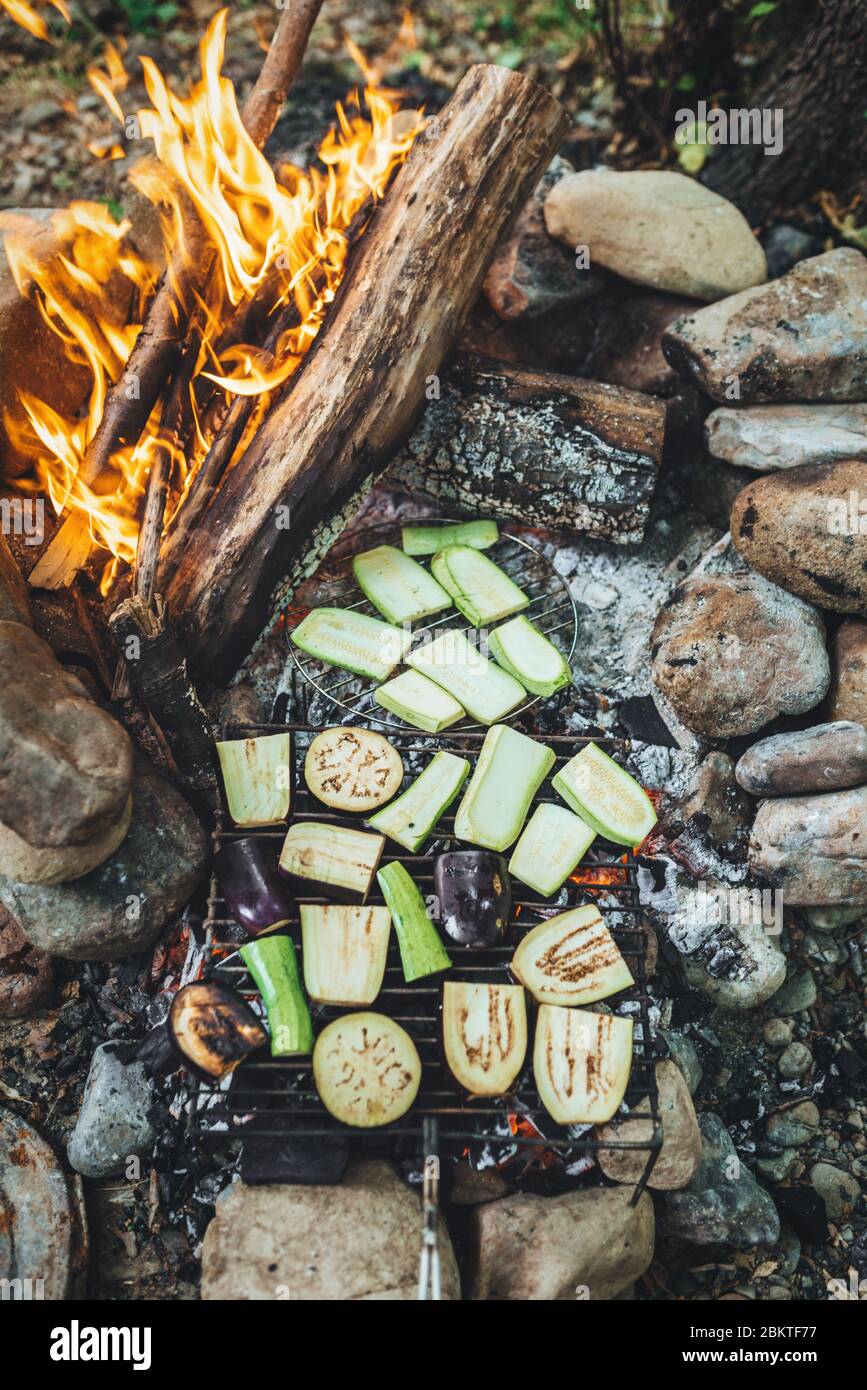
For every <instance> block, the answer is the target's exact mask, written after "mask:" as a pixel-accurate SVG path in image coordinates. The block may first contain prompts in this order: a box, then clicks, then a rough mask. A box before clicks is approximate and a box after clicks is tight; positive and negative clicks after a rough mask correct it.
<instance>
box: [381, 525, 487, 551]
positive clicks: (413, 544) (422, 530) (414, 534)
mask: <svg viewBox="0 0 867 1390" xmlns="http://www.w3.org/2000/svg"><path fill="white" fill-rule="evenodd" d="M499 539H500V529H499V527H498V526H497V523H496V522H495V521H456V522H454V523H453V524H452V525H450V526H404V527H403V528H402V531H401V545H402V546H403V548H404V550H405V551H406V553H407V555H435V554H436V552H437V551H438V550H445V548H446V546H447V545H471V546H472V547H473V549H474V550H487V549H488V547H489V546H492V545H496V543H497V541H498V540H499Z"/></svg>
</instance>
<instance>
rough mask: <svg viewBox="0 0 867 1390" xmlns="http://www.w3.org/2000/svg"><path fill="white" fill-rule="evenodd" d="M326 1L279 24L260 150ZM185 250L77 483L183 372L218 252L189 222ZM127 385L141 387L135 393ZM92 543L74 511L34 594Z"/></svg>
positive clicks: (133, 431) (254, 134)
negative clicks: (176, 373)
mask: <svg viewBox="0 0 867 1390" xmlns="http://www.w3.org/2000/svg"><path fill="white" fill-rule="evenodd" d="M321 6H322V0H292V3H291V4H290V5H288V6H287V7H286V8H285V9H284V10H283V13H282V15H281V17H280V21H279V23H278V25H277V28H276V30H275V32H274V37H273V39H272V41H271V47H270V49H269V51H268V55H267V57H266V59H265V62H264V63H263V65H262V70H261V72H260V74H259V77H258V79H257V81H256V84H255V86H254V87H253V90H252V92H251V93H250V96H249V97H248V98H247V101H246V103H245V106H244V109H243V111H242V113H241V118H242V120H243V122H244V125H245V127H246V129H247V132H248V134H249V135H250V137H251V138H252V139H253V140H254V141H255V143H256V144H257V145H258V147H259V148H260V149H261V148H262V147H263V146H264V144H265V142H266V140H267V139H268V136H269V135H270V134H271V131H272V130H273V129H274V125H275V123H276V121H277V117H278V116H279V114H280V110H281V108H282V106H283V104H284V102H285V100H286V97H287V96H288V93H289V89H290V87H291V86H292V83H293V82H294V80H295V77H296V75H297V73H298V69H299V67H300V65H301V59H302V57H303V55H304V49H305V48H306V46H307V40H308V38H309V36H310V31H311V29H312V28H313V24H314V22H315V20H316V16H317V15H318V13H319V10H320V9H321ZM186 231H187V237H186V244H185V246H184V247H183V248H182V249H181V250H179V251H178V252H177V253H176V254H175V255H174V256H173V257H172V261H171V263H170V265H169V266H168V267H167V269H166V270H165V272H164V274H163V276H162V279H161V280H160V283H159V285H158V287H157V291H156V294H155V295H154V298H153V300H152V301H151V304H150V307H149V309H148V312H147V314H146V316H145V321H144V323H143V324H142V329H141V332H140V333H139V335H138V338H137V339H136V342H135V346H134V347H133V350H132V352H131V353H130V355H129V359H128V360H127V363H126V366H125V367H124V370H123V373H122V375H121V376H120V377H119V378H118V380H117V381H115V382H114V383H113V385H112V386H111V388H110V389H109V391H108V393H107V395H106V401H105V408H104V410H103V414H102V419H101V421H100V424H99V427H98V429H97V431H96V433H95V434H94V436H93V438H92V439H91V440H90V442H89V444H88V446H87V449H86V451H85V454H84V458H83V459H82V461H81V465H80V468H79V472H78V476H79V478H80V479H81V481H82V482H84V483H87V484H88V485H90V486H93V485H94V484H95V483H97V481H98V479H100V477H103V476H104V475H105V474H106V473H107V472H108V470H109V464H110V460H111V456H112V454H113V453H114V452H115V451H116V450H117V449H118V448H120V447H121V446H124V445H134V444H136V443H137V441H138V439H139V437H140V436H141V433H142V430H143V429H144V427H145V425H146V424H147V421H148V418H149V417H150V413H151V411H152V410H153V408H154V406H155V404H156V402H157V399H158V398H159V394H160V392H161V390H162V389H163V387H164V386H165V383H166V380H167V378H168V377H169V376H170V375H171V374H172V373H173V372H174V371H175V370H176V368H177V367H178V365H179V363H180V360H181V355H182V352H183V346H184V340H185V336H186V333H187V330H188V327H189V321H190V316H191V314H192V313H194V312H195V311H196V306H197V302H198V300H199V297H200V295H201V292H202V289H203V287H204V286H205V285H207V282H208V278H209V276H210V275H211V273H212V271H213V269H214V266H215V265H216V260H217V253H216V249H215V248H214V247H213V245H212V243H211V242H210V239H209V238H208V236H207V234H206V232H205V231H204V228H202V226H201V224H200V223H199V222H198V221H197V220H191V225H190V226H189V227H188V228H187V229H186ZM130 381H134V382H135V384H136V391H135V393H133V392H132V391H131V390H130V388H129V383H130ZM90 549H91V540H90V532H89V527H88V520H87V517H86V516H85V515H84V513H83V512H81V511H75V512H72V513H71V514H70V515H69V516H68V517H67V518H66V520H65V521H64V523H63V525H62V526H61V527H60V528H59V530H58V531H57V533H56V534H55V535H54V536H53V537H52V540H51V542H50V544H49V545H48V547H47V548H46V550H45V553H44V554H43V555H42V557H41V558H40V561H39V563H38V565H36V567H35V568H34V570H33V572H32V574H31V575H30V580H29V582H30V584H31V585H33V586H34V587H37V588H40V587H41V588H46V589H57V588H61V587H63V586H64V585H67V584H70V583H71V582H72V580H73V579H74V578H75V575H76V574H77V573H78V571H79V570H80V569H81V567H82V565H84V564H85V563H86V561H87V557H88V555H89V554H90Z"/></svg>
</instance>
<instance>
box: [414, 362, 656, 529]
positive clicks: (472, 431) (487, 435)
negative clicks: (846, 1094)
mask: <svg viewBox="0 0 867 1390" xmlns="http://www.w3.org/2000/svg"><path fill="white" fill-rule="evenodd" d="M664 433H665V406H664V404H663V403H662V402H661V401H658V400H655V399H654V398H653V397H652V396H644V395H641V394H640V393H639V392H637V391H627V390H624V389H622V388H620V387H616V386H606V385H600V384H599V383H597V382H592V381H579V380H576V379H575V378H572V377H568V376H560V375H558V374H555V373H554V372H541V371H533V370H528V369H525V368H522V367H517V366H511V365H508V364H506V363H503V362H494V361H493V360H491V359H487V358H482V357H475V356H472V355H467V354H463V353H459V354H458V356H457V357H456V359H455V362H454V363H453V365H452V366H451V367H450V369H449V371H448V373H447V375H446V376H445V379H444V382H443V386H442V394H441V396H440V398H439V400H435V401H432V402H431V403H430V404H429V406H428V408H427V410H426V411H425V414H424V416H423V417H422V419H421V422H420V423H419V425H418V428H417V429H416V431H415V433H414V434H413V435H412V437H411V438H410V440H409V442H408V444H407V446H406V448H405V449H404V450H403V452H402V453H401V456H400V458H399V459H398V460H397V461H396V463H395V465H394V468H393V470H392V472H393V475H394V477H395V478H396V480H398V481H400V482H402V483H403V484H404V485H405V486H406V487H408V488H409V489H410V491H412V492H421V493H427V494H428V495H430V496H432V497H436V498H438V499H444V500H447V501H449V502H453V503H457V504H458V505H459V506H461V507H463V508H464V509H468V510H471V511H479V510H483V511H484V514H485V515H486V516H495V517H501V518H503V519H506V520H509V521H521V522H523V523H524V524H525V525H528V526H545V527H551V528H554V529H557V528H565V527H568V528H570V529H571V530H574V531H583V532H585V533H586V534H587V535H591V536H598V537H601V538H602V539H605V540H610V541H614V542H616V543H618V544H621V545H626V544H635V543H638V542H640V541H641V539H642V538H643V535H644V528H645V526H646V525H647V518H648V515H649V511H650V503H651V500H652V498H653V493H654V489H655V487H656V480H657V475H658V472H659V465H660V460H661V457H662V443H663V437H664Z"/></svg>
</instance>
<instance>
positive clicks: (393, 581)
mask: <svg viewBox="0 0 867 1390" xmlns="http://www.w3.org/2000/svg"><path fill="white" fill-rule="evenodd" d="M352 572H353V574H354V575H355V578H356V580H357V582H358V586H359V588H360V589H361V591H362V593H363V594H364V595H365V597H366V598H369V599H370V602H371V603H372V604H373V606H374V608H377V609H378V610H379V612H380V613H381V614H382V616H383V617H384V618H385V619H386V620H387V621H388V622H390V623H397V624H398V625H400V624H401V623H414V622H415V621H416V620H417V619H418V618H427V617H428V616H429V615H430V614H431V613H441V612H442V610H443V609H444V608H451V606H452V601H451V599H450V598H449V596H448V594H447V593H446V591H445V589H443V588H442V586H441V585H440V584H438V583H437V581H436V580H435V579H434V577H433V575H432V574H429V573H428V571H427V570H426V569H425V568H424V566H423V565H420V564H419V563H418V561H417V560H413V559H411V557H410V556H409V555H405V554H404V553H403V551H402V550H398V549H397V547H396V546H393V545H378V546H376V548H375V549H374V550H365V551H364V553H363V555H356V557H355V559H354V560H353V561H352Z"/></svg>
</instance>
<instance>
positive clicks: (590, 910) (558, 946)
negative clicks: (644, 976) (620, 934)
mask: <svg viewBox="0 0 867 1390" xmlns="http://www.w3.org/2000/svg"><path fill="white" fill-rule="evenodd" d="M512 974H513V975H514V976H515V977H516V979H518V980H520V981H521V983H522V984H523V985H526V987H527V989H528V990H529V991H530V993H531V994H532V995H533V997H534V998H535V999H538V1001H539V1003H540V1004H562V1005H569V1004H593V1003H595V1001H596V1000H597V999H607V998H608V996H609V995H610V994H616V993H617V992H618V991H619V990H621V989H629V987H630V986H631V985H633V984H634V983H635V981H634V980H633V978H632V974H631V972H630V970H629V967H628V965H627V964H626V961H625V960H624V959H623V957H622V955H621V954H620V952H619V951H618V949H617V946H616V944H615V942H614V938H613V937H612V935H611V933H610V931H609V930H608V928H607V927H606V925H605V923H604V922H603V920H602V916H601V914H600V912H599V909H598V908H597V907H594V906H592V905H588V906H586V907H576V908H573V910H572V911H571V912H561V913H560V914H559V916H557V917H551V918H550V919H549V920H548V921H547V922H540V924H539V926H538V927H533V929H532V931H529V932H527V935H526V936H525V937H524V939H523V940H522V941H521V944H520V945H519V947H518V949H517V951H516V952H515V954H514V956H513V957H512Z"/></svg>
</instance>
